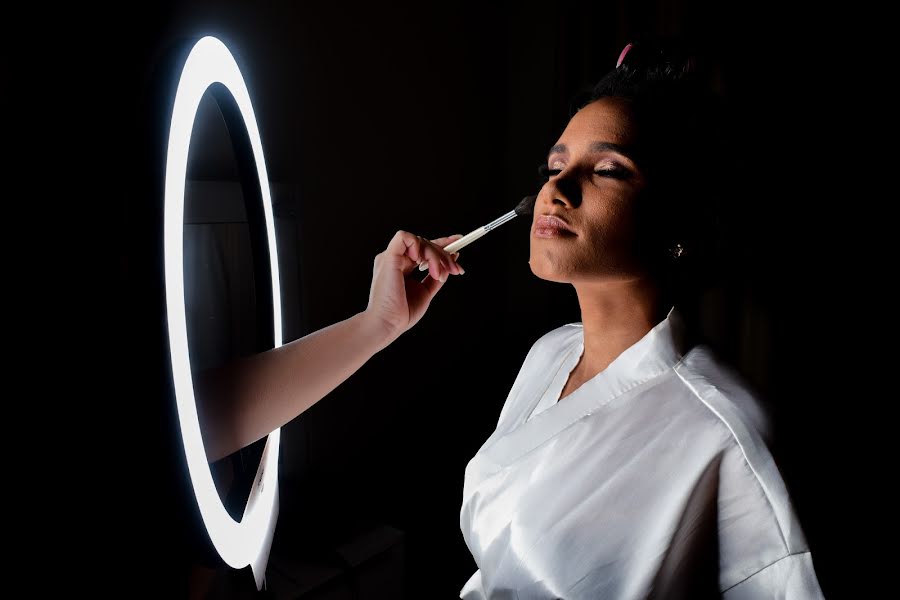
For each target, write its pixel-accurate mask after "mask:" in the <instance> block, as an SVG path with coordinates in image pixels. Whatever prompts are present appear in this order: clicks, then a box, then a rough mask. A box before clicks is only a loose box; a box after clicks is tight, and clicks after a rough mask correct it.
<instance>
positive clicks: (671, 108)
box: [579, 42, 729, 303]
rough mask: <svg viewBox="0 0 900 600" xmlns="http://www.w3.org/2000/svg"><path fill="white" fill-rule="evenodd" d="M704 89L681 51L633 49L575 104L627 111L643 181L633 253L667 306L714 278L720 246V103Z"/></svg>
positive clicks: (644, 45)
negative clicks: (611, 101) (615, 105)
mask: <svg viewBox="0 0 900 600" xmlns="http://www.w3.org/2000/svg"><path fill="white" fill-rule="evenodd" d="M703 83H704V82H703V78H702V77H701V76H700V73H699V72H698V65H697V62H696V60H695V58H694V57H693V55H692V54H691V53H690V52H689V51H687V49H686V48H685V47H684V46H681V45H677V44H673V43H667V44H661V43H649V42H638V43H635V44H634V45H633V46H632V47H631V48H630V49H629V50H628V51H627V53H625V55H624V57H623V58H622V59H621V64H620V65H618V66H617V67H616V68H614V69H613V70H612V71H610V72H609V73H607V74H606V75H605V76H604V77H603V78H602V79H601V80H600V81H599V82H598V83H597V84H596V85H595V86H594V87H593V90H592V91H591V92H590V93H589V94H588V95H587V96H586V98H585V96H582V101H581V102H580V103H579V109H580V108H581V107H584V106H586V105H587V104H590V103H591V102H594V101H597V100H600V99H602V98H610V97H612V98H618V99H623V100H625V101H627V103H628V104H629V105H630V108H631V110H632V111H633V115H634V117H635V122H636V123H637V126H638V127H639V132H638V139H639V148H638V152H639V153H638V154H637V155H636V156H635V159H636V160H637V161H638V162H639V163H640V167H641V169H642V171H643V172H644V173H645V174H646V176H647V181H648V186H647V188H646V190H645V193H644V194H642V196H641V200H640V204H639V206H638V218H639V221H638V222H639V236H640V240H639V251H640V252H641V253H642V255H643V256H642V258H643V260H644V262H645V264H647V265H648V266H649V267H650V268H651V269H652V270H653V272H654V274H655V275H656V276H657V278H658V279H659V281H660V282H661V284H662V285H663V288H664V292H665V293H666V294H667V295H668V296H670V298H669V299H670V300H671V301H672V302H674V303H681V301H686V300H689V299H690V298H693V297H694V296H695V295H696V294H697V293H699V292H700V291H702V288H703V287H704V286H705V285H706V284H708V283H710V282H711V281H712V280H713V279H714V277H713V275H714V273H715V271H716V269H715V268H714V266H715V263H716V261H715V259H716V258H717V256H718V254H719V250H720V246H721V239H720V235H719V234H720V222H719V210H718V207H719V204H720V199H721V196H722V195H723V192H724V189H725V178H726V177H728V172H729V169H726V168H725V167H726V164H727V158H726V157H727V155H728V152H727V151H726V149H725V143H724V136H723V131H724V129H723V126H724V114H723V109H722V106H723V103H722V101H721V99H720V98H718V97H717V96H716V94H714V93H713V92H712V90H711V88H710V87H708V86H705V85H704V84H703Z"/></svg>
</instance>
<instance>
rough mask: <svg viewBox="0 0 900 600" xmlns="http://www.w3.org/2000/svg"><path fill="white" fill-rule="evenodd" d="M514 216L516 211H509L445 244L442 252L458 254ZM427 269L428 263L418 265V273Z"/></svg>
mask: <svg viewBox="0 0 900 600" xmlns="http://www.w3.org/2000/svg"><path fill="white" fill-rule="evenodd" d="M515 216H516V211H514V210H511V211H509V212H508V213H506V214H505V215H503V216H502V217H500V218H499V219H496V220H494V221H491V222H490V223H488V224H487V225H485V226H484V227H479V228H478V229H476V230H475V231H473V232H471V233H467V234H466V235H464V236H463V237H461V238H459V239H458V240H456V241H455V242H453V243H452V244H447V245H446V246H444V252H447V253H449V254H453V253H454V252H459V251H460V250H462V249H463V248H465V247H466V246H468V245H469V244H471V243H472V242H474V241H475V240H477V239H478V238H480V237H481V236H483V235H484V234H486V233H487V232H489V231H490V230H491V229H494V228H495V227H499V226H500V225H503V224H504V223H506V222H507V221H509V220H510V219H513V218H515ZM427 268H428V261H425V262H422V263H421V264H420V265H419V270H420V271H424V270H425V269H427Z"/></svg>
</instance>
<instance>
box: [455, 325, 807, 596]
mask: <svg viewBox="0 0 900 600" xmlns="http://www.w3.org/2000/svg"><path fill="white" fill-rule="evenodd" d="M678 333H679V324H678V320H677V315H675V314H673V313H670V315H669V317H668V318H667V319H665V320H664V321H662V322H661V323H660V324H659V325H657V326H656V327H655V328H654V329H653V330H651V331H650V332H649V333H647V335H646V336H644V338H642V339H641V340H640V341H638V342H637V343H636V344H634V345H633V346H632V347H630V348H629V349H627V350H626V351H625V352H623V353H622V354H621V355H620V356H619V357H618V358H617V359H616V360H615V361H613V363H612V364H611V365H609V367H608V368H607V369H605V370H604V371H603V372H601V373H599V374H598V375H597V376H596V377H594V378H593V379H591V380H590V381H587V382H586V383H584V384H583V385H581V387H579V388H578V389H577V390H575V391H574V392H573V393H571V394H570V395H569V396H567V397H566V398H564V399H563V400H561V401H559V402H557V399H558V398H559V395H560V393H561V391H562V388H563V386H564V385H565V382H566V380H567V378H568V375H569V372H570V371H571V370H572V368H574V367H575V365H576V364H577V363H578V360H579V358H580V356H581V354H582V351H583V332H582V327H581V325H580V324H572V325H566V326H563V327H560V328H559V329H556V330H554V331H552V332H550V333H548V334H547V335H545V336H544V337H542V338H541V339H540V340H538V342H537V343H536V344H535V345H534V346H533V347H532V349H531V351H530V352H529V353H528V356H527V357H526V359H525V362H524V364H523V365H522V368H521V370H520V372H519V375H518V377H517V378H516V381H515V383H514V384H513V386H512V389H511V391H510V393H509V396H508V398H507V400H506V403H505V405H504V406H503V409H502V411H501V414H500V419H499V422H498V424H497V429H496V431H495V432H494V433H493V434H492V435H491V436H490V438H488V440H487V441H486V442H485V443H484V445H483V446H482V448H481V449H480V450H479V451H478V453H477V454H476V455H475V457H474V458H473V459H472V460H471V461H470V462H469V464H468V466H467V467H466V474H465V484H464V489H463V503H462V510H461V513H460V526H461V529H462V533H463V536H464V538H465V541H466V544H467V545H468V547H469V550H470V551H471V552H472V555H473V557H474V558H475V562H476V563H477V565H478V567H479V570H478V571H476V573H475V574H474V575H473V576H472V578H471V579H470V580H469V581H468V582H467V583H466V584H465V586H464V587H463V589H462V590H461V591H460V597H461V598H464V599H465V600H480V599H488V598H489V599H491V600H505V599H517V600H531V599H534V600H539V599H540V600H543V599H548V598H550V599H552V598H564V599H567V600H568V599H582V598H583V599H590V600H597V599H601V598H615V599H618V598H647V597H653V598H663V597H666V598H675V597H697V594H696V592H694V591H686V590H696V589H700V588H698V587H697V586H698V585H699V584H698V582H700V580H702V579H703V573H704V569H706V572H707V576H706V579H707V580H708V581H709V583H710V586H711V588H712V590H713V592H715V593H716V594H718V593H720V592H721V593H723V594H724V597H725V598H728V599H745V598H786V599H806V598H821V597H822V592H821V590H820V588H819V584H818V581H817V579H816V575H815V571H814V569H813V565H812V559H811V557H810V553H809V549H808V547H807V544H806V541H805V539H804V536H803V533H802V531H801V530H800V527H799V524H798V521H797V519H796V516H795V514H794V511H793V509H792V507H791V504H790V500H789V498H788V495H787V491H786V489H785V486H784V483H783V481H782V479H781V476H780V475H779V473H778V470H777V468H776V466H775V464H774V462H773V460H772V457H771V455H770V454H769V452H768V450H767V449H766V446H765V445H764V442H763V436H764V434H765V430H766V423H765V420H764V414H763V412H762V410H761V409H760V407H759V405H758V403H757V402H756V400H755V399H754V398H752V397H751V396H750V395H749V394H748V393H747V392H746V390H745V389H744V388H743V387H742V386H741V385H740V384H739V383H738V382H737V381H736V380H735V378H733V377H731V376H730V375H729V374H728V372H727V371H726V370H725V369H724V368H723V367H721V366H720V365H718V364H717V363H716V362H714V360H713V359H712V357H711V355H710V353H709V352H708V351H707V350H706V349H704V348H702V347H699V348H695V349H693V350H691V351H690V352H688V353H687V354H686V355H684V356H682V355H681V354H680V352H679V343H678V337H679V336H678ZM710 551H711V552H710ZM716 563H718V565H717V566H716ZM689 580H692V581H690V582H689ZM692 586H693V587H692ZM701 587H702V586H701Z"/></svg>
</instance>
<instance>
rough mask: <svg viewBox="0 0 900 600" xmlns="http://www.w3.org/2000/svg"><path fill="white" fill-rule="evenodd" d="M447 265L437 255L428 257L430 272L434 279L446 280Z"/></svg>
mask: <svg viewBox="0 0 900 600" xmlns="http://www.w3.org/2000/svg"><path fill="white" fill-rule="evenodd" d="M447 270H448V269H447V267H445V266H444V264H443V263H442V262H441V259H440V258H439V257H437V256H434V255H431V256H429V257H428V274H429V275H431V278H432V279H437V280H438V281H441V282H443V281H445V280H446V279H447Z"/></svg>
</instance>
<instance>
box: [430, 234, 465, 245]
mask: <svg viewBox="0 0 900 600" xmlns="http://www.w3.org/2000/svg"><path fill="white" fill-rule="evenodd" d="M461 238H462V234H459V233H455V234H453V235H448V236H447V237H439V238H435V239H433V240H431V243H432V244H435V245H437V246H440V247H441V248H443V247H444V246H447V245H449V244H452V243H453V242H455V241H456V240H458V239H461Z"/></svg>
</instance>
